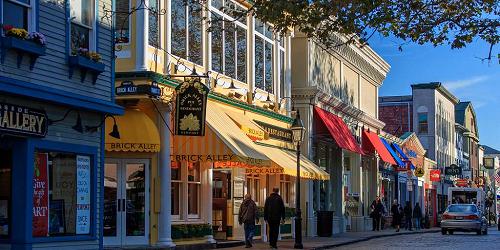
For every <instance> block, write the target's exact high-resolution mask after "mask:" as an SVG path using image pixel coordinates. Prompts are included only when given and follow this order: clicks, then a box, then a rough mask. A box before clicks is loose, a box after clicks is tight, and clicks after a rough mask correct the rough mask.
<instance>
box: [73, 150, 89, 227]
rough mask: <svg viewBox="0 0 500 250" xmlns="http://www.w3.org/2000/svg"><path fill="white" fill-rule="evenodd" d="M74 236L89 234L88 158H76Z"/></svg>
mask: <svg viewBox="0 0 500 250" xmlns="http://www.w3.org/2000/svg"><path fill="white" fill-rule="evenodd" d="M76 178H77V181H76V234H89V233H90V157H89V156H82V155H77V156H76Z"/></svg>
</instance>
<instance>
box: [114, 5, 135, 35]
mask: <svg viewBox="0 0 500 250" xmlns="http://www.w3.org/2000/svg"><path fill="white" fill-rule="evenodd" d="M127 1H128V11H130V9H131V8H132V7H131V6H132V0H127ZM130 17H131V15H129V16H128V17H127V19H128V42H127V43H116V44H120V45H130V40H131V36H132V22H131V21H132V19H131V18H130ZM114 22H115V30H114V32H115V33H116V27H117V26H116V25H117V23H116V17H115V21H114ZM113 39H116V38H113Z"/></svg>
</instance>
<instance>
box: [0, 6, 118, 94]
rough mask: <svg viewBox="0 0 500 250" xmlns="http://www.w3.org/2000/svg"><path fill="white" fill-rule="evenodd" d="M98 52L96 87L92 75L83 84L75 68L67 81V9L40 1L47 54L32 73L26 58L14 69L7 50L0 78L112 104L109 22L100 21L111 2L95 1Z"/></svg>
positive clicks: (40, 22)
mask: <svg viewBox="0 0 500 250" xmlns="http://www.w3.org/2000/svg"><path fill="white" fill-rule="evenodd" d="M98 1H99V7H98V14H99V16H98V20H99V21H98V23H97V25H99V29H98V31H99V34H98V41H97V46H98V51H99V54H101V57H102V60H101V62H102V63H104V64H105V65H106V67H105V72H104V73H102V74H100V75H99V77H98V79H97V82H96V84H95V85H94V84H93V83H92V75H91V74H90V73H88V74H87V77H86V79H85V81H84V82H81V81H80V79H81V78H80V70H79V69H75V71H74V75H73V77H72V78H69V67H68V64H67V56H68V55H69V53H70V52H69V48H68V45H67V41H69V40H68V39H69V38H68V37H67V36H66V34H67V33H69V32H68V31H67V27H66V22H67V20H66V10H65V1H64V0H40V1H39V2H40V3H39V5H40V6H39V18H38V25H39V31H40V32H41V33H43V34H44V35H45V36H46V38H47V48H46V55H45V56H42V57H39V58H38V60H37V62H36V64H35V67H34V69H33V70H31V71H30V70H29V66H28V61H29V60H28V58H25V59H23V63H22V65H21V67H20V68H17V58H16V53H14V52H12V51H9V52H8V53H7V56H6V58H5V62H4V63H3V64H2V65H1V66H0V75H2V76H6V77H9V78H13V79H16V80H20V81H25V82H30V83H34V84H37V85H40V86H46V87H51V88H54V89H58V90H62V91H65V92H70V93H74V94H77V95H82V96H87V97H91V98H95V99H99V100H103V101H108V102H113V100H112V99H111V97H112V94H111V91H112V82H111V53H112V47H111V46H112V36H111V30H110V27H109V25H110V23H109V22H107V21H106V20H103V21H102V22H101V18H102V15H103V11H102V8H103V6H108V7H111V1H110V0H98Z"/></svg>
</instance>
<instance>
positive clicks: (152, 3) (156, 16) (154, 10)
mask: <svg viewBox="0 0 500 250" xmlns="http://www.w3.org/2000/svg"><path fill="white" fill-rule="evenodd" d="M148 8H149V16H148V19H149V29H148V34H149V35H148V44H149V45H150V46H153V47H155V48H159V47H160V24H159V21H160V13H159V2H158V0H149V5H148Z"/></svg>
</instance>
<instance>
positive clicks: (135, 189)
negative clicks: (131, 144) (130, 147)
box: [103, 159, 149, 246]
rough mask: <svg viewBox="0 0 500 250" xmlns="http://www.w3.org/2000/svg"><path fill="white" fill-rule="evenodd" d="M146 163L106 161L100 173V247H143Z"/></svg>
mask: <svg viewBox="0 0 500 250" xmlns="http://www.w3.org/2000/svg"><path fill="white" fill-rule="evenodd" d="M148 176H149V161H148V160H140V159H124V160H119V159H108V160H106V164H105V170H104V222H103V223H104V244H105V245H107V246H121V245H147V244H148V234H149V178H148Z"/></svg>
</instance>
